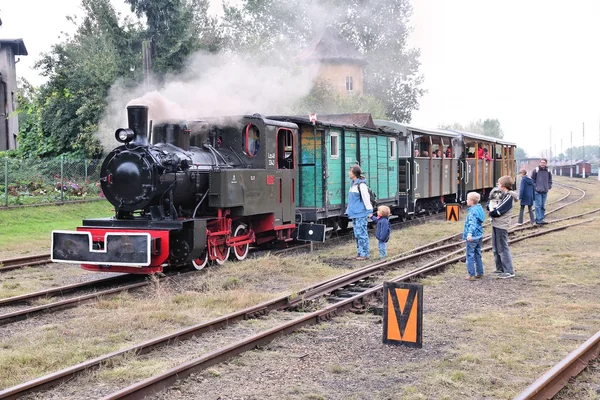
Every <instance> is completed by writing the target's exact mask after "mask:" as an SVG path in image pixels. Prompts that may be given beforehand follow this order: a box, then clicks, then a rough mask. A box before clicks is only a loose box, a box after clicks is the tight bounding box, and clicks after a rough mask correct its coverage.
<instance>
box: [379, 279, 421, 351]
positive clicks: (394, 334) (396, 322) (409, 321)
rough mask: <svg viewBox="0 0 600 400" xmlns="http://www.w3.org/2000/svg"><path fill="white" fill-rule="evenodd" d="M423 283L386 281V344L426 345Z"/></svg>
mask: <svg viewBox="0 0 600 400" xmlns="http://www.w3.org/2000/svg"><path fill="white" fill-rule="evenodd" d="M422 331H423V285H419V284H414V283H396V282H384V283H383V343H385V344H394V345H402V346H408V347H417V348H421V347H423V332H422Z"/></svg>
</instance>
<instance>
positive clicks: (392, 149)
mask: <svg viewBox="0 0 600 400" xmlns="http://www.w3.org/2000/svg"><path fill="white" fill-rule="evenodd" d="M397 149H398V146H397V145H396V139H390V159H392V160H393V159H395V158H396V150H397Z"/></svg>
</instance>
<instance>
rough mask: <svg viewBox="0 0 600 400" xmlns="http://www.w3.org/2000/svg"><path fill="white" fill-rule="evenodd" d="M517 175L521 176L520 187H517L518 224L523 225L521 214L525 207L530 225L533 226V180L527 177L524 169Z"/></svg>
mask: <svg viewBox="0 0 600 400" xmlns="http://www.w3.org/2000/svg"><path fill="white" fill-rule="evenodd" d="M519 175H521V186H520V187H519V202H520V203H521V210H520V211H519V221H518V223H519V224H522V223H523V213H524V211H525V206H527V208H528V210H529V219H530V220H531V225H535V218H534V216H533V209H532V207H533V201H534V199H535V182H533V179H531V178H530V177H528V176H527V170H526V169H522V170H520V171H519Z"/></svg>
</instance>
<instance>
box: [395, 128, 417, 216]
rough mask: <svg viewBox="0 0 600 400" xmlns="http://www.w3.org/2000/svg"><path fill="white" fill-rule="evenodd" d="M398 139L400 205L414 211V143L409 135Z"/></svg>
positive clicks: (408, 210)
mask: <svg viewBox="0 0 600 400" xmlns="http://www.w3.org/2000/svg"><path fill="white" fill-rule="evenodd" d="M397 140H398V206H399V207H400V208H401V209H405V210H406V212H407V213H408V212H413V211H414V209H413V208H414V207H413V202H412V201H410V200H411V199H412V197H413V194H412V191H413V183H412V182H413V171H414V158H413V152H412V151H411V149H412V145H411V141H410V139H409V138H408V137H406V136H404V137H402V136H399V137H398V138H397Z"/></svg>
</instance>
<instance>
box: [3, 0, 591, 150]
mask: <svg viewBox="0 0 600 400" xmlns="http://www.w3.org/2000/svg"><path fill="white" fill-rule="evenodd" d="M211 1H213V3H214V4H213V10H214V11H216V10H218V9H219V8H220V3H221V1H220V0H211ZM113 3H114V4H115V5H117V6H118V9H120V10H123V11H126V10H127V7H126V6H124V5H123V3H122V2H121V1H120V0H113ZM57 4H58V3H56V2H52V1H48V0H19V1H16V0H0V17H1V18H2V22H3V25H2V26H1V27H0V38H23V40H24V41H25V45H26V47H27V50H28V51H29V56H28V57H21V61H20V62H19V64H18V65H17V74H18V75H20V76H23V77H25V78H27V79H28V80H29V81H31V82H32V83H34V84H40V83H43V82H44V78H43V77H40V76H39V75H38V73H37V71H35V70H33V69H32V66H33V63H34V62H35V60H37V59H38V58H39V54H40V53H42V52H46V51H48V50H50V46H51V45H52V44H53V43H56V42H57V40H58V37H59V35H60V32H61V31H63V30H69V31H72V27H71V26H70V24H69V23H68V22H67V21H66V19H65V16H66V15H71V14H76V13H80V8H79V4H80V0H61V1H60V6H57ZM413 7H414V15H413V17H412V19H411V23H412V25H413V27H414V32H413V35H412V37H411V44H412V45H413V46H415V47H418V48H420V49H421V64H422V65H421V72H422V73H423V74H424V75H425V84H424V87H425V88H426V89H427V91H428V92H427V94H426V95H425V96H424V97H423V98H421V100H420V103H421V106H420V110H418V111H416V112H415V113H414V114H413V121H412V123H413V124H415V125H418V126H423V127H436V126H438V125H440V124H444V123H448V124H451V123H453V122H460V123H462V124H467V123H468V122H469V121H471V120H474V119H486V118H497V119H499V120H500V123H501V125H502V127H503V129H504V132H505V139H507V140H511V141H515V142H517V144H518V145H519V147H522V148H524V149H525V150H526V151H527V153H528V154H529V155H531V156H537V155H539V154H540V151H541V150H543V149H548V147H549V143H550V134H549V132H550V129H552V148H553V152H554V150H555V149H556V151H558V152H560V150H561V139H562V149H563V150H564V149H566V148H567V147H569V146H570V132H571V131H573V143H574V145H575V146H580V145H581V144H582V143H583V137H582V123H583V122H585V129H586V133H585V143H586V144H598V142H599V129H600V128H599V124H600V56H599V48H600V43H599V40H600V24H599V23H598V20H599V19H600V1H597V0H574V1H571V2H568V3H565V2H564V1H557V0H545V1H543V0H527V1H523V0H503V1H491V0H452V1H449V0H418V1H416V0H415V1H413Z"/></svg>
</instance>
